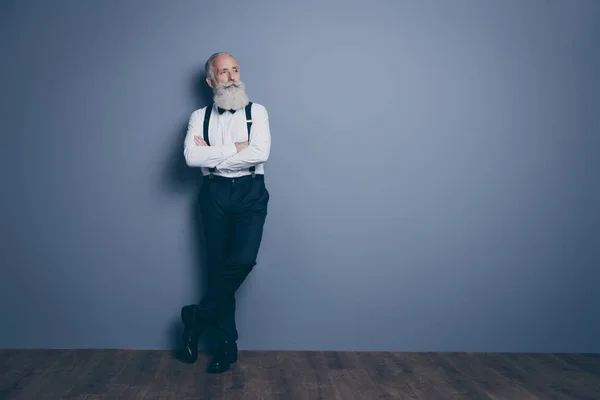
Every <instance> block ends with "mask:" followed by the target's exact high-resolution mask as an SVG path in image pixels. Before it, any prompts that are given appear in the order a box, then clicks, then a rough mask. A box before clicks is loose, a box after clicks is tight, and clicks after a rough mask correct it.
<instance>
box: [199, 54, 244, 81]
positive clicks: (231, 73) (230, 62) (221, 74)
mask: <svg viewBox="0 0 600 400" xmlns="http://www.w3.org/2000/svg"><path fill="white" fill-rule="evenodd" d="M213 70H214V73H215V80H216V83H217V84H218V85H224V86H228V85H230V84H235V83H236V82H239V80H240V67H239V66H238V63H237V61H236V60H235V58H233V57H230V56H228V55H220V56H218V57H217V58H215V59H214V60H213ZM206 81H207V82H208V85H209V86H210V87H211V88H213V89H214V85H213V82H212V81H211V80H210V78H208V77H207V78H206Z"/></svg>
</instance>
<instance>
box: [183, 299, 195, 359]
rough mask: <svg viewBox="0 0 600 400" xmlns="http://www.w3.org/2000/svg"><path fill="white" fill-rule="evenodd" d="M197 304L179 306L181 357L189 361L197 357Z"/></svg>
mask: <svg viewBox="0 0 600 400" xmlns="http://www.w3.org/2000/svg"><path fill="white" fill-rule="evenodd" d="M197 307H198V306H197V305H193V304H192V305H188V306H183V307H182V308H181V321H182V322H183V326H184V328H183V337H182V339H183V357H184V360H185V361H187V362H189V363H194V362H196V360H197V359H198V327H197V323H196V309H197Z"/></svg>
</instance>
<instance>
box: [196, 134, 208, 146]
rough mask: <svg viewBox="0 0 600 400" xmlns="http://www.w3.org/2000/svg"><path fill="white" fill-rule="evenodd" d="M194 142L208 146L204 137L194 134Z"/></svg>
mask: <svg viewBox="0 0 600 400" xmlns="http://www.w3.org/2000/svg"><path fill="white" fill-rule="evenodd" d="M194 142H195V143H196V145H198V146H208V145H207V144H206V142H205V141H204V139H202V137H200V136H194Z"/></svg>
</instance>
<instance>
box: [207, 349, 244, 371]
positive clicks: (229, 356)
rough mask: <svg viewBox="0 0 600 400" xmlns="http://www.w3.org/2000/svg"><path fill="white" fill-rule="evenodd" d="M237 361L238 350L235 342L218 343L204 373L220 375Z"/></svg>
mask: <svg viewBox="0 0 600 400" xmlns="http://www.w3.org/2000/svg"><path fill="white" fill-rule="evenodd" d="M237 360H238V348H237V343H236V342H228V341H224V342H220V343H219V346H218V347H217V351H216V353H215V355H214V356H213V358H212V360H211V362H210V364H209V365H208V368H207V370H206V372H208V373H210V374H220V373H222V372H225V371H227V370H229V368H231V364H233V363H235V362H236V361H237Z"/></svg>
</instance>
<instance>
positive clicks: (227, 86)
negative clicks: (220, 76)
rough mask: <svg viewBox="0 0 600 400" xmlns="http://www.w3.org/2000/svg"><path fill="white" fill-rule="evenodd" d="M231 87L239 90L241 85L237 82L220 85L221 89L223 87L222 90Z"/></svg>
mask: <svg viewBox="0 0 600 400" xmlns="http://www.w3.org/2000/svg"><path fill="white" fill-rule="evenodd" d="M232 86H233V87H236V88H239V87H241V86H243V83H242V82H238V81H229V82H225V83H223V84H221V87H223V88H230V87H232Z"/></svg>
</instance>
